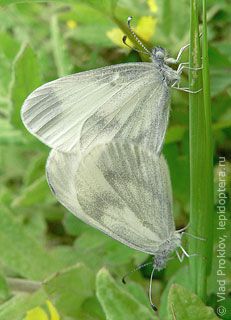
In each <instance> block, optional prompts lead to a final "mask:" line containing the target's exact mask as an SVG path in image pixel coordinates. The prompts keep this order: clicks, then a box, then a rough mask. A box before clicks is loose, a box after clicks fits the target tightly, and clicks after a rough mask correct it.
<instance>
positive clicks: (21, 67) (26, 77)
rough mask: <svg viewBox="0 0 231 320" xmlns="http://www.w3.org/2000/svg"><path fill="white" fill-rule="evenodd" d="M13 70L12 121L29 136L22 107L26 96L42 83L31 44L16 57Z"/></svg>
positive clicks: (24, 47) (23, 48)
mask: <svg viewBox="0 0 231 320" xmlns="http://www.w3.org/2000/svg"><path fill="white" fill-rule="evenodd" d="M13 71H14V81H13V83H12V87H11V99H12V110H11V123H12V124H13V125H14V127H15V128H16V129H21V130H23V133H24V134H26V135H27V136H29V133H28V132H27V130H26V129H25V127H24V125H23V123H22V120H21V117H20V109H21V107H22V104H23V102H24V100H25V99H26V97H27V96H28V95H29V94H30V93H31V92H32V91H33V90H35V89H36V88H37V87H39V86H40V85H41V84H42V82H41V78H40V74H39V64H38V60H37V57H36V55H35V53H34V51H33V50H32V48H31V47H30V46H28V45H27V46H23V47H22V48H21V50H20V52H19V54H18V56H17V57H16V60H15V63H14V67H13Z"/></svg>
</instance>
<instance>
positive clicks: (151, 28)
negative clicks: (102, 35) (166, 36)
mask: <svg viewBox="0 0 231 320" xmlns="http://www.w3.org/2000/svg"><path fill="white" fill-rule="evenodd" d="M156 23H157V19H156V18H153V17H151V16H147V17H142V18H141V19H140V20H139V21H138V24H137V27H136V28H133V29H134V31H135V32H136V33H137V35H138V36H139V35H140V36H141V38H142V39H144V40H145V41H149V40H150V39H151V37H152V36H153V35H154V33H155V29H156ZM106 35H107V37H108V38H109V39H110V40H111V41H112V42H114V43H115V44H117V45H118V46H120V47H126V46H125V44H124V43H123V41H122V38H123V36H124V33H123V31H122V30H120V29H119V28H113V29H111V30H109V31H107V33H106ZM126 42H127V44H129V45H130V46H132V45H133V44H132V42H131V41H130V40H129V39H127V41H126Z"/></svg>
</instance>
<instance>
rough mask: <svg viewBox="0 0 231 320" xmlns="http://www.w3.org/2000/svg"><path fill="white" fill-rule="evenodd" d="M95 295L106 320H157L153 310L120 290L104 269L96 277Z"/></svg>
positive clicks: (125, 291) (124, 290)
mask: <svg viewBox="0 0 231 320" xmlns="http://www.w3.org/2000/svg"><path fill="white" fill-rule="evenodd" d="M96 295H97V298H98V299H99V302H100V303H101V305H102V307H103V310H104V312H105V314H106V317H107V320H118V319H120V320H134V315H135V318H136V319H142V320H155V319H156V320H158V318H157V317H156V316H155V314H154V312H153V310H152V309H151V307H150V309H148V308H147V307H146V306H145V305H143V304H142V303H140V302H139V301H138V300H137V299H136V298H135V297H134V296H133V295H131V294H130V293H128V291H127V290H126V287H125V289H122V288H120V287H119V286H118V285H117V284H116V283H115V281H114V280H113V279H112V277H111V276H110V274H109V272H108V271H107V270H106V269H101V270H100V271H99V272H98V274H97V277H96Z"/></svg>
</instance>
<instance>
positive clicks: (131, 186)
mask: <svg viewBox="0 0 231 320" xmlns="http://www.w3.org/2000/svg"><path fill="white" fill-rule="evenodd" d="M52 154H53V155H52V156H50V160H49V162H48V166H47V172H48V180H49V184H50V185H51V187H52V190H53V191H54V192H55V194H56V197H57V198H58V200H59V201H60V202H62V203H63V204H64V205H65V206H66V207H67V208H68V209H69V210H70V211H72V213H74V214H75V215H76V216H77V217H79V218H80V219H82V220H83V221H85V222H86V223H88V224H90V225H92V226H93V227H95V228H97V229H99V230H101V231H102V232H104V233H106V234H107V235H109V236H111V237H112V238H114V239H116V240H118V241H120V242H121V243H123V244H125V245H127V246H129V247H131V248H134V249H137V250H139V251H143V252H146V253H149V254H155V252H157V251H158V249H159V246H160V245H161V244H162V243H163V242H164V241H165V240H166V239H168V238H169V235H170V234H171V233H172V232H173V231H174V230H175V225H174V220H173V216H172V194H171V185H170V178H169V172H168V167H167V164H166V161H165V159H164V158H163V156H161V157H160V158H159V157H158V156H156V155H155V154H153V153H151V152H150V151H148V150H146V149H144V148H143V147H141V146H137V145H133V144H121V143H118V142H112V143H109V144H104V145H98V146H96V147H95V148H94V149H93V150H92V151H90V152H89V154H88V155H86V156H85V157H82V158H81V160H80V162H79V164H78V165H77V167H76V168H75V169H77V170H76V172H70V174H69V176H70V180H69V178H67V179H66V178H65V177H66V172H67V169H66V167H67V166H68V164H67V163H68V162H69V161H71V162H72V161H74V158H75V155H74V154H72V155H71V154H62V153H59V152H57V151H52ZM54 155H55V157H54ZM55 158H56V160H55V161H54V159H55ZM61 159H62V160H61ZM69 167H70V166H69ZM63 179H64V180H63ZM65 179H66V180H65ZM67 180H68V181H67ZM66 183H67V184H71V185H72V187H71V188H69V187H66ZM64 189H65V190H64ZM70 189H71V190H72V191H71V192H70V191H69V190H70ZM65 193H66V194H65ZM72 198H73V200H72Z"/></svg>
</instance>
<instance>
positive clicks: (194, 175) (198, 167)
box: [189, 0, 213, 301]
mask: <svg viewBox="0 0 231 320" xmlns="http://www.w3.org/2000/svg"><path fill="white" fill-rule="evenodd" d="M205 9H206V8H205V1H204V29H203V31H204V34H203V80H204V83H203V85H204V87H203V91H202V92H199V93H197V94H190V97H189V136H190V214H191V215H190V228H191V231H190V232H191V234H194V235H196V236H199V237H201V238H204V239H206V240H207V241H199V240H195V239H190V241H189V252H190V254H193V253H197V254H200V255H201V256H203V257H205V258H206V259H203V258H199V257H194V258H191V259H190V260H189V265H190V278H191V283H192V290H193V292H195V293H196V294H198V295H199V296H200V298H201V299H202V300H203V301H205V299H206V286H207V272H208V270H209V265H211V263H210V259H211V253H212V251H211V250H212V244H211V243H212V241H211V240H212V230H213V227H212V220H213V219H212V216H211V215H212V210H213V177H212V171H213V165H212V147H211V145H212V133H211V132H212V131H211V112H210V93H209V78H208V59H207V32H206V10H205ZM190 22H191V25H190V29H191V33H190V59H189V61H190V67H193V68H198V67H200V66H201V53H200V40H199V28H198V18H197V7H196V0H191V21H190ZM204 57H205V58H204ZM204 59H205V61H204ZM189 80H190V85H189V87H190V90H193V91H195V90H198V89H200V88H202V73H201V71H194V70H192V71H191V72H190V73H189Z"/></svg>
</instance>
